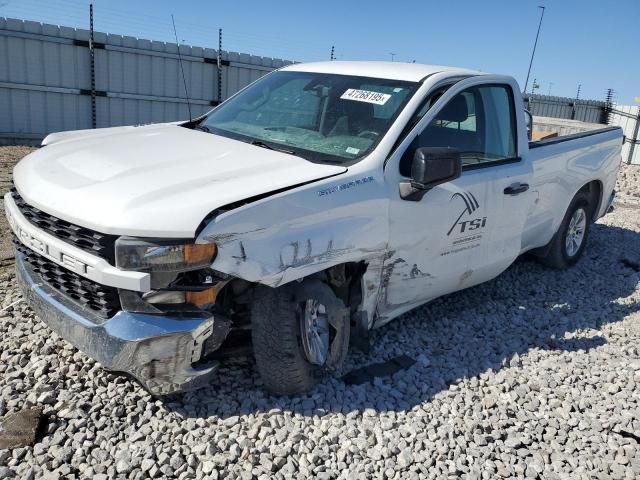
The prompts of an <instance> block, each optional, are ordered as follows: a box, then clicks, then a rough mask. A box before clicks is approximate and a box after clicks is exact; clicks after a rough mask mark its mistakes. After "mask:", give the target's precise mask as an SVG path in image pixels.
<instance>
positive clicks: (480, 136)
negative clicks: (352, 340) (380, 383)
mask: <svg viewBox="0 0 640 480" xmlns="http://www.w3.org/2000/svg"><path fill="white" fill-rule="evenodd" d="M498 78H500V79H501V80H502V81H504V79H503V77H498ZM510 88H511V86H509V85H505V84H501V83H496V82H492V81H491V77H488V76H487V77H484V79H481V80H479V79H478V78H477V77H475V78H471V79H467V80H463V81H461V82H458V84H456V85H454V86H453V87H451V88H450V89H449V90H448V91H447V92H446V93H445V94H444V95H442V97H441V98H440V99H439V100H438V101H437V102H436V103H435V104H434V106H433V107H432V108H431V109H430V110H429V111H428V112H427V113H426V114H425V115H424V118H422V120H420V121H419V122H418V124H417V126H416V127H415V128H414V129H413V131H412V132H410V133H409V135H408V136H407V138H406V139H405V140H404V141H403V142H402V143H401V144H400V146H399V147H398V148H397V150H396V151H395V152H394V153H393V154H392V156H391V157H390V159H389V161H388V162H387V165H386V168H385V181H386V182H387V187H388V192H389V196H390V205H389V222H390V225H389V250H390V255H389V258H388V259H387V260H386V261H385V265H384V279H383V288H382V289H381V292H382V293H381V295H380V298H379V302H378V318H379V323H378V322H377V323H376V326H378V325H380V324H382V323H384V322H385V321H388V320H390V319H392V318H394V317H395V316H397V315H400V314H402V313H403V312H405V311H407V310H410V309H411V308H414V307H415V306H417V305H420V304H422V303H424V302H427V301H429V300H431V299H434V298H436V297H439V296H441V295H444V294H447V293H450V292H453V291H457V290H461V289H463V288H466V287H469V286H471V285H474V284H477V283H480V282H482V281H484V280H486V279H488V278H484V277H485V276H487V277H489V275H491V274H493V271H494V270H495V269H494V268H485V267H486V266H487V263H489V264H492V261H491V259H494V260H495V256H496V255H502V254H501V253H497V252H493V251H492V248H491V246H492V245H494V244H500V242H499V241H498V240H499V239H497V238H496V236H499V235H501V234H502V232H503V231H504V229H502V228H500V225H501V224H502V221H501V219H500V217H501V216H502V215H503V214H504V212H503V210H504V200H503V198H502V197H503V194H502V191H500V192H499V194H498V192H496V182H497V181H498V180H499V178H498V177H499V175H500V168H498V167H499V166H501V165H505V164H511V163H518V161H519V159H518V156H517V138H516V136H517V131H516V130H515V125H516V123H515V106H514V104H513V95H510V93H511V90H510ZM505 99H510V103H509V102H508V101H505ZM418 110H420V109H418ZM505 124H508V125H510V126H511V127H507V128H506V129H505V128H504V126H505ZM420 147H451V148H455V149H457V150H459V151H460V153H461V157H462V174H461V175H460V176H459V177H458V178H456V179H454V180H452V181H449V182H446V183H443V184H440V185H437V186H435V187H433V188H432V189H430V190H429V191H428V192H427V193H426V194H425V195H424V196H423V197H422V198H421V199H420V200H419V201H407V200H406V199H403V198H401V196H400V194H399V190H398V184H399V182H402V181H406V180H407V178H408V177H410V175H411V168H410V166H411V162H412V160H413V155H414V153H415V151H416V149H417V148H420ZM523 221H524V217H523ZM505 261H506V259H505ZM498 263H500V262H498ZM502 263H504V262H502ZM489 270H491V271H489Z"/></svg>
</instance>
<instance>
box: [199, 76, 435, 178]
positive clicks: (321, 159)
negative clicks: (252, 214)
mask: <svg viewBox="0 0 640 480" xmlns="http://www.w3.org/2000/svg"><path fill="white" fill-rule="evenodd" d="M279 72H282V73H288V72H287V71H286V70H276V71H274V72H271V73H269V74H268V75H265V76H264V77H261V78H260V79H258V80H257V81H256V82H260V80H262V79H264V78H265V77H267V76H271V75H278V73H279ZM296 73H308V74H315V73H317V72H313V71H309V72H305V71H300V72H297V71H296ZM317 74H318V75H331V76H337V77H338V76H339V77H350V78H356V79H359V80H361V81H363V82H366V81H372V82H375V81H380V80H385V81H390V82H398V84H402V85H405V86H406V87H407V89H408V93H407V95H406V97H405V98H404V99H403V101H402V102H401V103H400V104H399V106H398V108H397V109H396V111H395V112H394V114H393V115H392V116H391V117H390V118H389V120H388V126H387V128H386V129H385V130H384V132H382V133H381V135H379V136H378V137H377V138H376V140H375V141H374V142H373V143H372V144H371V146H370V147H369V148H368V149H367V151H366V152H364V153H363V154H361V155H358V156H356V157H353V158H345V157H341V156H339V155H332V154H329V153H323V152H318V151H317V150H308V149H304V148H300V147H297V146H293V145H290V144H288V143H280V142H275V141H272V140H264V139H262V138H258V137H253V136H251V135H245V134H242V133H238V132H232V131H229V130H225V129H222V128H220V127H214V126H210V125H206V127H207V128H208V130H209V131H208V132H206V131H205V130H204V129H200V128H198V127H200V126H202V125H203V124H204V122H206V121H207V119H208V118H209V116H210V115H212V114H213V113H214V112H215V110H217V108H214V109H213V110H211V111H210V112H208V113H207V114H206V115H205V116H203V118H202V119H201V120H200V121H198V122H197V124H196V125H195V126H194V127H195V128H198V129H199V130H201V131H202V132H203V133H209V134H213V135H218V136H221V137H225V138H230V139H232V140H237V141H241V142H244V143H248V144H252V143H253V142H255V141H260V142H262V143H264V144H266V145H268V146H271V147H272V148H273V150H274V151H279V150H280V151H281V150H289V151H291V152H293V155H295V156H297V157H299V158H302V159H304V160H306V161H308V162H311V163H318V164H331V165H341V166H345V167H349V166H352V165H355V164H356V163H358V162H360V161H362V160H363V159H364V158H366V157H368V156H369V155H371V154H372V153H373V152H374V151H375V150H376V148H378V145H379V144H380V142H381V141H382V140H383V139H384V138H386V137H387V135H388V134H389V131H390V130H391V128H392V127H393V125H395V122H396V120H397V119H398V116H399V115H400V114H401V113H402V112H403V111H404V110H405V108H406V106H407V104H408V103H409V101H410V100H411V99H412V98H413V97H414V95H415V94H416V92H417V91H418V89H419V88H420V86H421V85H422V83H423V80H421V81H419V82H413V81H408V80H394V79H387V78H378V77H367V76H360V75H345V74H338V73H331V74H324V73H322V74H321V73H317ZM254 83H255V82H254ZM245 88H247V87H245ZM243 90H244V89H243ZM282 153H285V152H282ZM287 154H289V153H287ZM314 157H315V158H314Z"/></svg>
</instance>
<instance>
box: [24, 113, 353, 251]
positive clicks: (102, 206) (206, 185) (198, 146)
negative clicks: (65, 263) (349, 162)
mask: <svg viewBox="0 0 640 480" xmlns="http://www.w3.org/2000/svg"><path fill="white" fill-rule="evenodd" d="M45 144H46V145H47V146H46V147H44V148H41V149H39V150H37V151H35V152H33V153H32V154H30V155H28V156H27V157H25V158H24V159H22V160H21V161H20V162H19V163H18V165H17V166H16V167H15V170H14V177H13V178H14V183H15V185H16V188H17V189H18V192H19V193H20V195H22V197H23V198H24V199H25V200H26V201H27V202H28V203H29V204H31V205H33V206H35V207H37V208H39V209H41V210H42V211H44V212H46V213H49V214H51V215H54V216H56V217H58V218H62V219H64V220H67V221H69V222H71V223H74V224H77V225H80V226H84V227H87V228H91V229H93V230H97V231H99V232H103V233H109V234H116V235H132V236H143V237H174V238H189V237H193V236H194V235H195V231H196V229H197V228H198V226H199V225H200V223H201V222H202V220H203V219H204V218H205V217H206V216H207V214H209V213H210V212H211V211H213V210H215V209H216V208H220V207H222V206H224V205H228V204H230V203H233V202H237V201H240V200H243V199H247V198H251V197H254V196H256V195H261V194H265V193H269V192H273V191H276V190H280V189H283V188H287V187H291V186H295V185H300V184H302V183H307V182H310V181H313V180H318V179H321V178H326V177H329V176H333V175H338V174H340V173H343V172H345V171H346V170H347V169H346V168H345V167H341V166H335V165H320V164H316V163H311V162H308V161H306V160H304V159H302V158H299V157H296V156H293V155H288V154H286V153H281V152H276V151H273V150H267V149H264V148H260V147H257V146H254V145H250V144H248V143H244V142H240V141H237V140H232V139H229V138H225V137H220V136H217V135H212V134H209V133H204V132H200V131H197V130H190V129H187V128H183V127H180V126H177V125H171V124H161V125H149V126H145V127H117V128H107V129H99V130H89V131H78V132H69V133H65V134H56V135H55V136H51V137H48V138H47V139H46V140H45Z"/></svg>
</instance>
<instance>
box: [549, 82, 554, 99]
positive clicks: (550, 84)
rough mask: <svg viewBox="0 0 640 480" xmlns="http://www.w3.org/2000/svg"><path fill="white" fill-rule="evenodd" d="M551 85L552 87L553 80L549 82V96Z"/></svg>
mask: <svg viewBox="0 0 640 480" xmlns="http://www.w3.org/2000/svg"><path fill="white" fill-rule="evenodd" d="M551 87H553V82H549V94H548V95H549V96H551Z"/></svg>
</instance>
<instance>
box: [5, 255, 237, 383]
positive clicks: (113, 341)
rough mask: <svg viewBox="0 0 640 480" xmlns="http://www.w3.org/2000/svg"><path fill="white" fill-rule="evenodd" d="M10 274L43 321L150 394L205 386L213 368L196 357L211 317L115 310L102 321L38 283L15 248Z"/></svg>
mask: <svg viewBox="0 0 640 480" xmlns="http://www.w3.org/2000/svg"><path fill="white" fill-rule="evenodd" d="M16 273H17V279H18V284H19V285H20V288H21V290H22V293H23V296H24V298H25V300H26V301H27V303H28V304H29V305H30V306H31V307H32V308H33V310H34V311H35V312H36V314H37V315H38V317H40V319H41V320H42V321H43V322H44V323H46V324H47V325H48V326H49V327H50V328H51V329H52V330H53V331H55V332H56V333H57V334H58V335H60V336H61V337H62V338H64V339H65V340H67V341H69V342H70V343H71V344H73V345H74V346H75V347H77V348H78V349H79V350H81V351H83V352H84V353H86V354H87V355H89V356H90V357H92V358H94V359H96V360H97V361H98V362H100V363H101V364H102V365H103V366H104V367H105V368H107V369H109V370H113V371H116V372H122V373H126V374H129V375H131V376H132V377H134V378H135V379H136V380H138V381H139V382H140V383H141V384H142V385H143V386H144V387H145V388H146V389H147V390H148V391H149V392H151V393H152V394H155V395H165V394H169V393H175V392H183V391H188V390H193V389H196V388H199V387H201V386H205V385H207V384H209V382H210V381H211V377H212V376H213V375H214V373H215V371H216V370H217V368H218V366H219V364H218V362H208V363H206V362H203V361H201V357H202V352H203V344H204V342H205V340H207V338H209V337H210V336H211V335H214V334H215V333H216V331H217V330H218V328H217V325H216V319H215V318H214V317H213V316H203V317H201V318H191V317H190V318H172V317H164V316H156V315H148V314H139V313H130V312H123V311H121V312H118V313H117V314H116V315H114V316H113V317H111V318H110V319H107V320H105V319H103V318H101V317H98V316H96V315H94V314H93V313H92V312H90V311H89V310H87V309H84V308H82V307H80V306H77V305H76V304H74V303H73V302H71V301H70V300H68V299H67V298H65V297H64V296H62V295H61V294H60V293H59V292H57V291H56V290H54V289H53V288H51V287H49V286H48V285H47V284H46V283H43V282H42V281H41V279H40V277H39V275H38V274H37V273H35V272H34V271H33V270H32V268H31V266H30V265H29V264H28V263H27V262H25V261H24V260H23V255H22V254H21V253H19V252H16ZM219 323H224V320H223V319H220V321H219ZM196 362H197V365H198V366H197V367H194V366H193V365H194V364H196Z"/></svg>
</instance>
